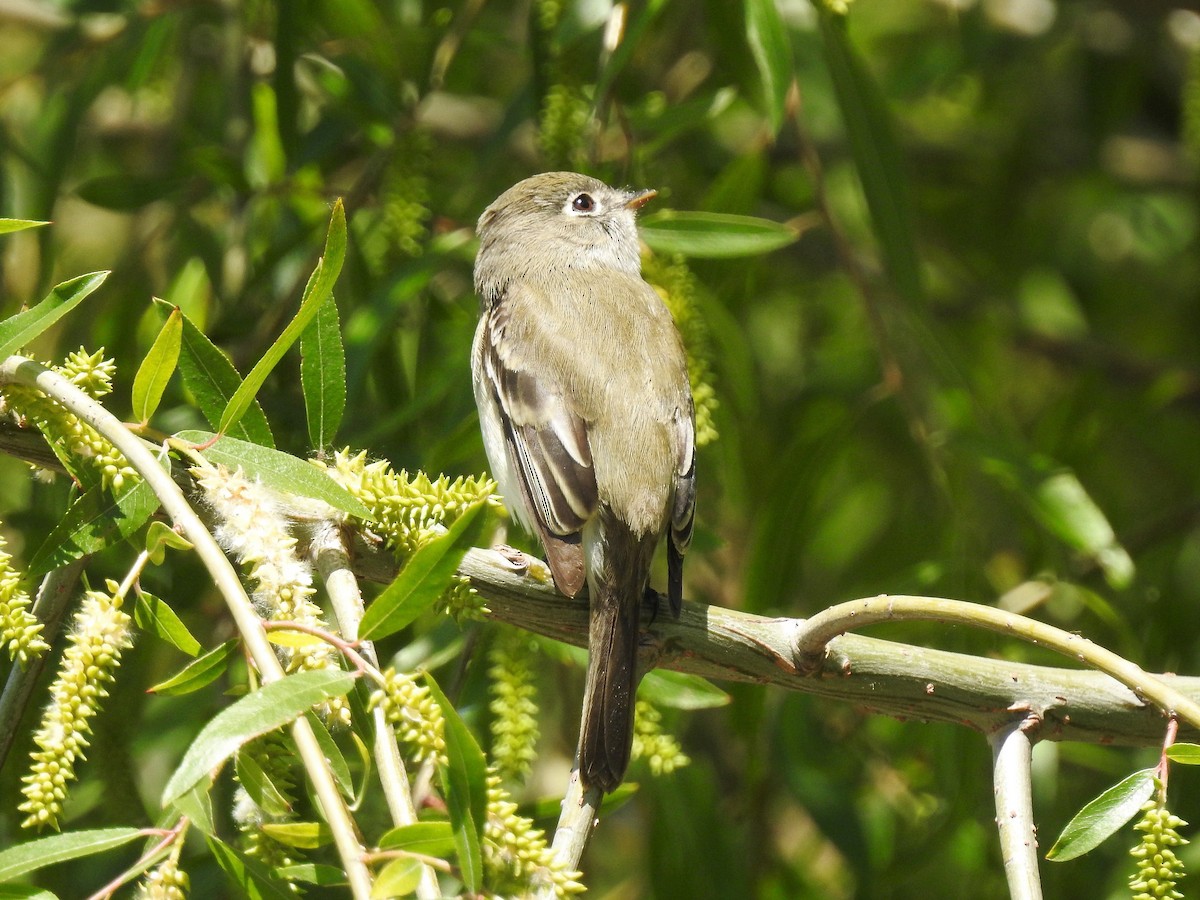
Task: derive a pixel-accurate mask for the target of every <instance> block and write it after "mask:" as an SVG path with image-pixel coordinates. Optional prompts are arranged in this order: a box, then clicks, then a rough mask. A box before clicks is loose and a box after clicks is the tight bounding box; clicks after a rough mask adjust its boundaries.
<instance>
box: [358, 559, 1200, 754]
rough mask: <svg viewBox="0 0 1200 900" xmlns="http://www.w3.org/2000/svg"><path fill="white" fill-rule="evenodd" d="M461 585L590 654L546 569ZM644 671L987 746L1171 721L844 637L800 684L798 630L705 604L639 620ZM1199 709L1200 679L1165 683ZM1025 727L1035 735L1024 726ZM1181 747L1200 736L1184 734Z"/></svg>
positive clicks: (993, 666) (513, 568)
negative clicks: (789, 697)
mask: <svg viewBox="0 0 1200 900" xmlns="http://www.w3.org/2000/svg"><path fill="white" fill-rule="evenodd" d="M355 568H356V570H357V571H359V572H360V574H361V575H362V576H363V577H365V578H369V579H372V580H379V581H386V580H388V579H389V575H394V572H395V566H394V563H392V562H391V561H390V560H389V559H387V558H386V557H385V556H384V555H382V554H378V553H375V552H372V551H371V550H370V549H368V548H367V547H366V545H365V544H364V545H360V550H359V553H358V558H357V559H356V560H355ZM459 573H460V574H462V575H465V576H466V577H468V578H470V580H471V583H472V585H473V586H474V588H475V590H476V591H478V592H479V594H480V596H481V597H482V598H483V599H484V600H485V601H486V603H487V606H488V608H489V609H490V610H491V615H492V617H494V618H495V619H497V620H499V621H503V622H507V623H509V624H511V625H515V626H517V627H519V628H524V629H526V630H527V631H532V632H534V633H535V634H540V635H544V636H546V637H550V638H555V639H557V640H561V641H565V642H567V643H570V644H575V645H577V646H586V643H587V610H586V604H584V603H582V602H580V601H578V600H569V599H567V598H565V597H563V596H561V595H560V594H558V593H557V592H556V591H555V590H554V588H553V586H552V585H551V583H550V580H549V576H548V574H546V570H545V566H544V564H542V563H541V562H540V561H538V560H533V559H531V558H528V557H522V558H521V559H519V560H517V561H515V562H514V559H513V557H512V556H511V554H501V553H498V552H496V551H494V550H478V549H476V550H471V551H469V552H468V553H467V555H466V556H465V557H464V558H463V561H462V564H461V566H460V567H459ZM643 627H644V632H643V640H642V648H641V652H642V660H641V662H642V664H643V666H644V667H647V668H649V667H652V666H658V667H662V668H667V669H675V670H677V671H680V672H690V673H693V674H696V675H702V676H704V677H706V678H712V679H716V680H726V681H741V682H751V683H757V684H771V685H775V686H778V687H783V688H786V689H788V690H796V691H803V692H805V693H809V694H816V695H819V696H824V697H829V698H832V699H838V700H845V701H849V702H852V703H855V704H857V705H859V706H861V707H863V708H865V709H868V710H871V711H874V712H879V713H883V714H885V715H890V716H894V717H897V718H902V719H917V720H920V721H929V722H953V723H956V724H960V725H965V726H967V727H968V728H973V729H975V730H977V731H979V732H981V733H983V734H985V735H990V734H993V733H995V732H997V731H999V730H1000V729H1002V728H1003V727H1005V726H1006V725H1008V724H1010V723H1011V722H1013V721H1014V720H1027V719H1030V718H1034V719H1036V720H1037V721H1038V722H1040V725H1038V726H1037V727H1036V728H1035V729H1031V730H1030V736H1031V737H1033V738H1034V739H1038V740H1047V739H1048V740H1074V741H1087V742H1090V743H1098V744H1118V745H1125V746H1157V745H1159V744H1160V743H1161V741H1162V735H1163V729H1164V728H1165V727H1166V719H1165V717H1164V716H1163V714H1162V712H1160V711H1159V710H1158V709H1157V708H1155V707H1154V706H1152V705H1150V704H1148V703H1146V702H1144V701H1143V700H1141V699H1140V698H1139V697H1138V696H1137V695H1136V694H1134V693H1133V692H1132V691H1130V690H1129V689H1128V688H1126V687H1125V686H1124V685H1122V684H1120V683H1118V682H1117V681H1115V680H1114V679H1112V678H1110V677H1109V676H1108V675H1105V674H1102V673H1100V672H1091V671H1082V670H1077V669H1065V668H1056V667H1050V666H1038V665H1029V664H1026V663H1016V662H1006V661H1004V660H999V659H989V658H984V657H977V656H968V655H965V654H960V653H948V652H946V651H942V650H930V649H926V648H922V647H914V646H911V645H908V644H901V643H896V642H893V641H884V640H878V639H876V638H867V637H860V636H857V635H843V636H842V637H837V638H834V639H833V640H831V641H830V642H829V645H828V649H827V651H826V654H825V657H824V659H823V661H822V662H821V665H820V668H819V669H818V671H817V672H815V673H814V674H812V675H802V674H800V666H799V659H798V658H797V654H796V639H797V637H798V636H799V635H800V634H801V632H802V630H803V628H804V622H803V620H800V619H790V618H766V617H763V616H756V615H751V614H749V613H743V612H738V611H736V610H731V609H723V608H721V607H716V606H705V605H704V604H700V603H692V602H688V603H685V604H684V608H683V613H682V615H681V616H680V617H679V619H678V620H672V619H671V617H670V616H669V615H659V616H658V617H657V619H655V620H654V622H653V623H651V622H650V615H649V611H647V612H646V613H645V615H644V618H643ZM1156 677H1157V678H1158V679H1159V680H1161V681H1162V682H1164V683H1166V684H1167V685H1169V686H1170V687H1171V688H1173V689H1174V690H1175V691H1178V692H1179V693H1181V694H1183V695H1184V696H1186V697H1189V698H1191V699H1193V700H1195V699H1200V678H1196V677H1180V676H1175V675H1158V676H1156ZM1027 727H1028V723H1027ZM1184 732H1185V733H1187V735H1188V736H1187V737H1184V738H1183V739H1185V740H1196V739H1197V738H1198V737H1200V731H1197V729H1194V728H1186V727H1185V728H1184Z"/></svg>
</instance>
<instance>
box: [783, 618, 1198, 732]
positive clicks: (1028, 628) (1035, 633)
mask: <svg viewBox="0 0 1200 900" xmlns="http://www.w3.org/2000/svg"><path fill="white" fill-rule="evenodd" d="M904 619H926V620H933V621H936V622H944V623H946V624H951V625H972V626H974V627H976V628H985V629H987V630H988V631H995V632H999V633H1000V634H1007V635H1011V636H1012V637H1015V638H1019V639H1020V640H1023V641H1028V642H1029V643H1031V644H1039V645H1041V646H1044V647H1048V648H1050V649H1051V650H1054V651H1056V652H1058V653H1061V654H1063V655H1064V656H1069V657H1071V658H1072V659H1075V660H1078V661H1079V662H1081V663H1083V664H1084V665H1087V666H1090V667H1091V668H1093V669H1097V670H1099V671H1101V672H1104V673H1105V674H1106V675H1110V676H1112V677H1113V678H1115V679H1116V680H1117V681H1119V682H1121V683H1122V684H1123V685H1125V686H1126V687H1128V688H1129V689H1130V690H1131V691H1133V692H1134V693H1135V694H1136V695H1137V696H1138V697H1140V698H1144V699H1146V700H1149V701H1150V702H1151V703H1153V704H1154V705H1155V706H1157V707H1158V708H1159V709H1161V710H1163V712H1165V713H1166V714H1167V715H1168V716H1178V717H1179V718H1181V719H1183V720H1185V721H1187V722H1189V723H1190V724H1191V725H1193V726H1195V727H1197V728H1200V704H1197V703H1196V702H1195V701H1193V700H1190V699H1189V698H1187V697H1185V696H1184V695H1183V694H1181V693H1180V692H1179V691H1176V690H1175V689H1174V688H1172V687H1170V686H1168V685H1167V684H1166V683H1165V682H1164V681H1163V680H1162V679H1161V678H1159V677H1158V676H1156V675H1151V674H1150V673H1149V672H1146V671H1144V670H1143V669H1142V668H1141V667H1140V666H1138V665H1136V664H1134V663H1132V662H1130V661H1129V660H1127V659H1125V658H1124V657H1122V656H1118V655H1117V654H1116V653H1113V652H1112V651H1111V650H1106V649H1105V648H1103V647H1101V646H1100V645H1099V644H1095V643H1093V642H1092V641H1089V640H1088V639H1087V638H1085V637H1082V636H1081V635H1078V634H1072V633H1071V632H1069V631H1063V630H1062V629H1061V628H1055V627H1054V626H1053V625H1047V624H1046V623H1045V622H1039V621H1037V620H1036V619H1029V618H1026V617H1025V616H1018V615H1016V614H1015V613H1010V612H1005V611H1004V610H1002V609H996V608H995V607H991V606H983V605H982V604H979V603H967V602H965V601H963V600H946V599H943V598H941V597H908V596H889V595H886V594H884V595H881V596H879V597H870V598H867V599H863V600H851V601H849V602H848V603H839V604H838V605H837V606H831V607H829V608H828V609H824V610H821V612H819V613H817V614H816V615H815V616H813V617H812V618H811V619H807V620H806V621H805V622H804V623H803V624H802V625H801V626H800V630H799V632H798V633H797V634H796V636H795V639H794V640H795V643H794V648H795V656H796V660H797V664H798V666H799V668H800V670H801V671H802V672H806V671H812V672H815V671H817V670H818V669H819V668H820V667H821V665H822V663H823V661H824V657H825V645H826V644H828V643H829V641H831V640H833V638H835V637H837V636H838V635H840V634H844V633H845V632H846V631H849V630H851V629H857V628H862V627H863V626H865V625H872V624H875V623H877V622H896V621H901V620H904Z"/></svg>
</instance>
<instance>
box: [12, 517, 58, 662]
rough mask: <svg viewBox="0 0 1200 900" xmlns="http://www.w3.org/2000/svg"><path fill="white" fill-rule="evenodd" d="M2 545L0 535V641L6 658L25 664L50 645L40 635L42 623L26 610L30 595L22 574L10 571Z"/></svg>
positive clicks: (28, 605)
mask: <svg viewBox="0 0 1200 900" xmlns="http://www.w3.org/2000/svg"><path fill="white" fill-rule="evenodd" d="M5 546H7V545H6V544H5V541H4V538H2V537H0V644H3V646H4V647H6V648H7V649H8V658H9V659H11V660H15V661H16V662H18V663H19V664H20V666H21V668H25V665H26V664H27V663H28V662H29V660H30V658H31V657H34V656H41V655H42V654H43V653H45V652H46V651H47V650H49V649H50V647H49V645H48V644H47V643H46V642H45V641H44V640H43V639H42V623H41V622H39V621H38V620H37V618H36V617H35V616H34V615H33V613H31V612H30V611H29V607H30V599H29V595H28V594H27V593H25V591H23V590H21V576H20V575H19V574H18V573H16V572H14V571H13V569H12V565H11V563H12V557H11V556H9V555H8V554H7V553H5V552H4V549H3V548H4V547H5Z"/></svg>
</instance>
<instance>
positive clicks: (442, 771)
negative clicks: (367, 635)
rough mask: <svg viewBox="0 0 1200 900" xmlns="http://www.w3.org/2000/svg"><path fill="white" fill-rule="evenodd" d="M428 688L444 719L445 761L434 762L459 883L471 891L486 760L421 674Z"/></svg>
mask: <svg viewBox="0 0 1200 900" xmlns="http://www.w3.org/2000/svg"><path fill="white" fill-rule="evenodd" d="M425 683H426V684H427V685H428V686H429V692H430V694H432V695H433V698H434V699H435V700H436V701H437V702H438V705H439V706H440V707H441V708H442V715H443V716H444V717H445V720H446V756H447V758H448V759H449V762H448V763H446V764H445V765H439V766H438V772H439V775H440V777H441V780H442V784H443V785H445V787H446V806H447V807H448V808H449V811H450V827H451V829H452V830H453V832H454V845H455V848H456V849H457V851H458V866H459V869H460V870H461V872H460V874H461V876H462V880H463V884H464V885H465V886H466V888H467V890H469V891H471V892H472V893H474V892H476V891H478V890H479V887H480V884H481V883H482V881H483V850H482V848H481V844H480V841H481V840H482V839H483V826H484V824H485V823H486V821H487V760H486V759H485V758H484V756H483V751H482V750H480V749H479V744H478V743H477V742H476V740H475V736H474V735H472V734H471V730H470V729H469V728H467V723H466V722H464V721H463V720H462V716H460V715H459V714H458V710H456V709H455V708H454V704H452V703H451V702H450V701H449V700H447V699H446V695H445V694H443V693H442V689H441V688H440V687H439V686H438V684H437V682H436V681H434V680H433V678H432V676H430V675H429V673H426V674H425Z"/></svg>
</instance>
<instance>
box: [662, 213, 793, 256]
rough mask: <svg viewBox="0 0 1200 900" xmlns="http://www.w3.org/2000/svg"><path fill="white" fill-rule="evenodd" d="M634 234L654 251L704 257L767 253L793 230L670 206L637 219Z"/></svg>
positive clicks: (781, 244) (787, 239) (763, 221)
mask: <svg viewBox="0 0 1200 900" xmlns="http://www.w3.org/2000/svg"><path fill="white" fill-rule="evenodd" d="M638 233H639V234H641V236H642V239H643V240H644V241H645V242H646V243H647V244H649V245H650V248H651V249H652V250H654V251H655V252H656V253H681V254H683V255H684V256H693V257H697V258H704V259H727V258H730V257H736V256H751V255H756V254H759V253H768V252H770V251H772V250H778V249H779V248H780V247H786V246H787V245H788V244H792V243H795V241H796V238H797V234H796V231H795V229H793V228H790V227H789V226H787V225H783V224H780V223H779V222H771V221H769V220H767V219H758V218H754V217H753V216H740V215H732V214H728V213H706V212H691V211H687V210H671V209H667V210H662V211H661V212H656V213H654V214H653V215H650V216H646V217H645V218H644V219H641V220H639V222H638Z"/></svg>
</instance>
